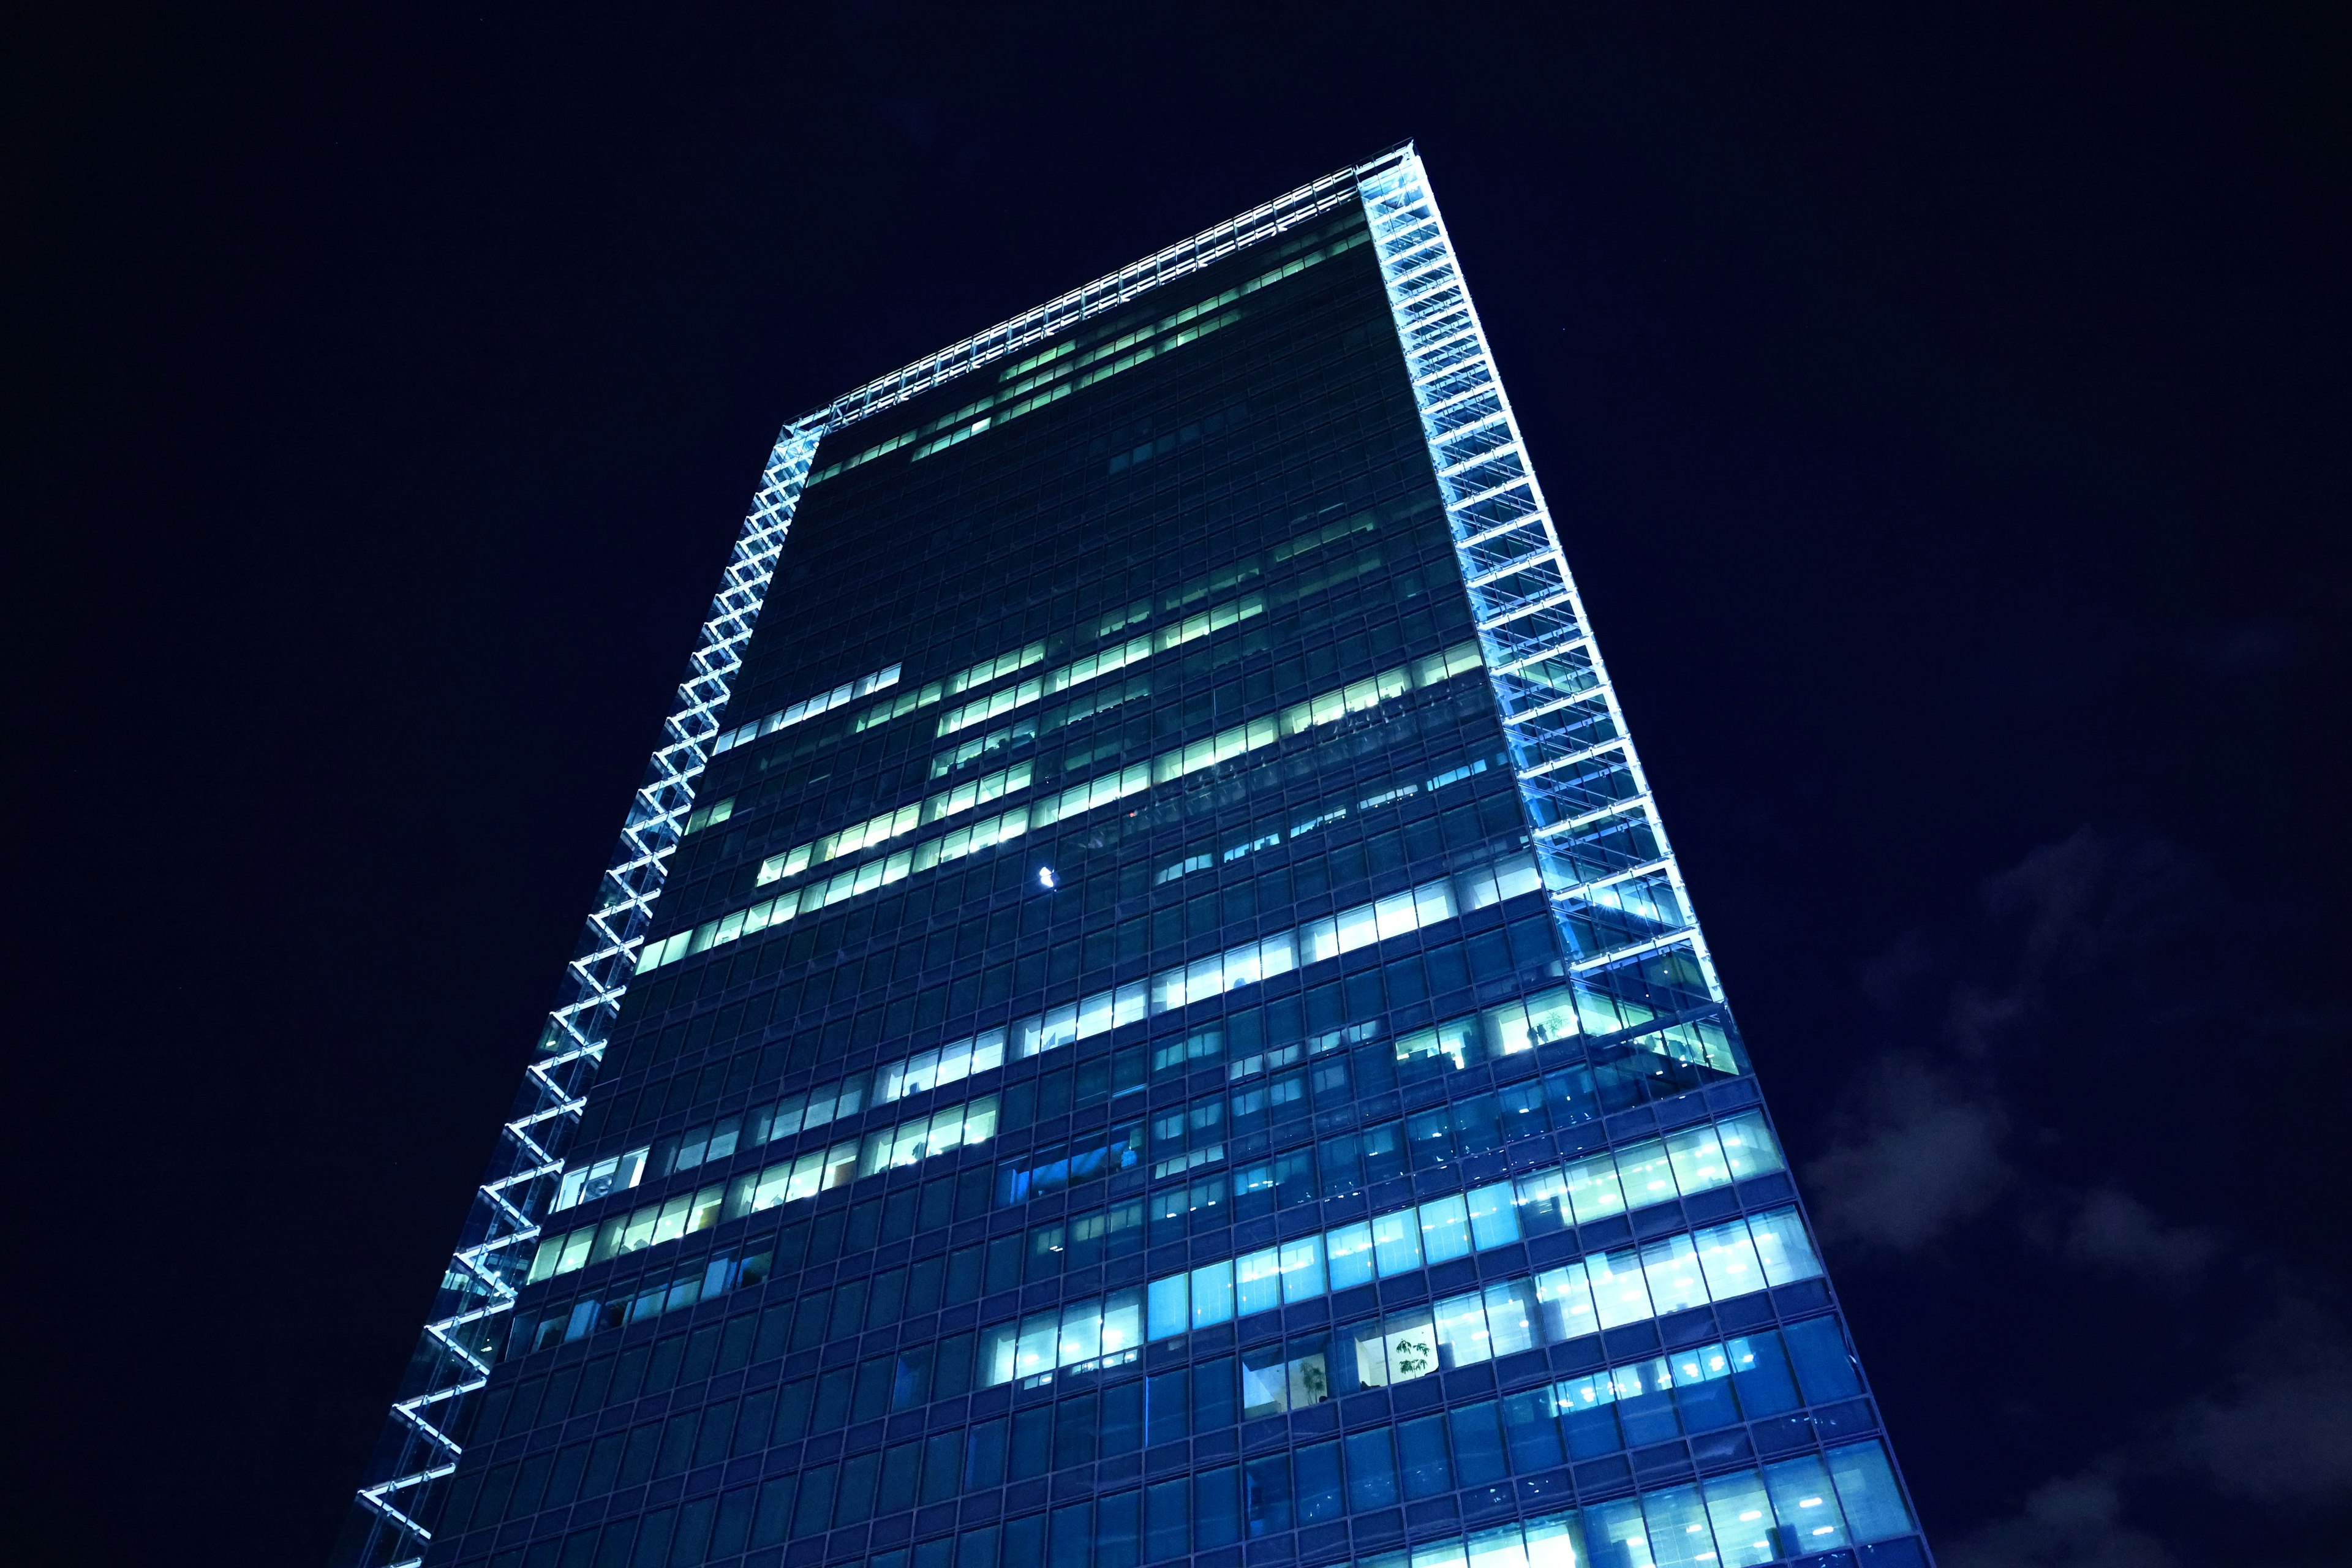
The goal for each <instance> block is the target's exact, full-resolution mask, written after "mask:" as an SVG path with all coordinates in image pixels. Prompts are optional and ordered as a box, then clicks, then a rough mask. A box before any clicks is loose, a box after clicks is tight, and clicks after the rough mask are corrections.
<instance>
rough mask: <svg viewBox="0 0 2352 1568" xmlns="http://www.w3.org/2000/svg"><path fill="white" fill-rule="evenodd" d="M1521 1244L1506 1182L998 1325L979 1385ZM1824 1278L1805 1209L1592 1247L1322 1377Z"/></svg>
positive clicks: (1615, 1323)
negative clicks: (1595, 1249) (1807, 1230)
mask: <svg viewBox="0 0 2352 1568" xmlns="http://www.w3.org/2000/svg"><path fill="white" fill-rule="evenodd" d="M1538 1212H1539V1213H1540V1212H1542V1211H1541V1209H1540V1208H1538ZM1557 1223H1558V1222H1557V1220H1555V1221H1554V1224H1555V1225H1556V1224H1557ZM1524 1234H1525V1232H1524V1231H1523V1229H1522V1227H1521V1226H1520V1224H1519V1210H1518V1207H1517V1199H1516V1195H1515V1194H1514V1192H1513V1190H1512V1184H1510V1183H1508V1182H1497V1183H1496V1184H1493V1185H1491V1186H1486V1187H1480V1188H1477V1189H1475V1191H1472V1192H1470V1193H1468V1194H1454V1195H1452V1196H1449V1197H1444V1198H1434V1199H1432V1200H1431V1201H1430V1202H1428V1203H1425V1204H1422V1205H1417V1206H1416V1207H1414V1208H1411V1209H1402V1210H1399V1211H1397V1212H1395V1213H1393V1214H1386V1215H1378V1216H1376V1217H1375V1218H1373V1219H1370V1220H1363V1221H1359V1222H1358V1223H1356V1224H1354V1225H1346V1226H1335V1227H1334V1228H1332V1229H1330V1230H1328V1231H1324V1232H1322V1233H1321V1234H1319V1235H1314V1236H1305V1237H1299V1238H1298V1239H1297V1240H1296V1241H1288V1242H1284V1243H1282V1244H1280V1245H1278V1246H1276V1247H1262V1248H1260V1249H1258V1250H1256V1251H1255V1252H1249V1253H1244V1254H1243V1255H1242V1256H1241V1257H1240V1258H1234V1259H1230V1260H1228V1261H1225V1262H1223V1263H1211V1264H1206V1265H1203V1266H1202V1267H1201V1268H1194V1269H1191V1270H1189V1271H1188V1272H1186V1273H1182V1274H1171V1275H1167V1276H1164V1277H1162V1278H1160V1279H1154V1280H1152V1281H1151V1282H1150V1284H1149V1285H1148V1286H1136V1287H1134V1288H1132V1289H1126V1290H1114V1291H1112V1292H1111V1293H1110V1294H1108V1296H1103V1297H1098V1298H1096V1299H1093V1300H1079V1301H1068V1302H1065V1303H1064V1304H1063V1305H1061V1306H1060V1307H1058V1308H1055V1309H1053V1310H1048V1311H1044V1312H1034V1313H1031V1314H1030V1315H1028V1316H1027V1317H1024V1318H1022V1319H1020V1320H1019V1321H1015V1322H1006V1323H998V1324H994V1325H992V1326H991V1327H989V1328H987V1329H985V1330H983V1331H982V1342H981V1358H982V1380H983V1382H984V1383H985V1384H1000V1383H1009V1382H1013V1381H1015V1380H1018V1381H1019V1382H1020V1383H1021V1384H1022V1385H1023V1386H1024V1387H1036V1386H1040V1385H1042V1384H1045V1383H1047V1382H1050V1381H1051V1380H1052V1379H1053V1377H1054V1376H1055V1373H1057V1372H1058V1371H1066V1370H1068V1369H1071V1368H1078V1369H1082V1370H1083V1369H1087V1368H1091V1367H1096V1366H1100V1365H1103V1364H1105V1363H1115V1362H1118V1361H1123V1360H1128V1359H1131V1358H1132V1356H1133V1355H1134V1353H1135V1352H1136V1351H1137V1350H1138V1349H1139V1348H1140V1347H1141V1345H1142V1344H1143V1343H1144V1342H1146V1341H1147V1340H1161V1339H1171V1338H1174V1337H1175V1336H1178V1335H1181V1334H1184V1333H1188V1332H1190V1331H1193V1330H1195V1329H1202V1328H1208V1327H1211V1326H1213V1325H1215V1324H1218V1323H1224V1322H1231V1321H1234V1319H1236V1318H1243V1317H1248V1316H1251V1315H1253V1314H1255V1313H1258V1312H1269V1311H1273V1310H1276V1309H1277V1308H1279V1307H1282V1306H1285V1305H1287V1304H1292V1303H1296V1302H1299V1301H1311V1300H1319V1299H1320V1298H1322V1297H1324V1296H1326V1295H1328V1294H1331V1293H1334V1292H1337V1291H1339V1290H1345V1289H1350V1288H1352V1287H1354V1286H1358V1285H1363V1284H1369V1283H1370V1282H1371V1281H1372V1280H1373V1279H1391V1278H1394V1277H1397V1276H1400V1275H1403V1274H1408V1273H1412V1272H1417V1271H1418V1270H1420V1269H1421V1268H1424V1267H1427V1266H1428V1265H1430V1264H1434V1263H1441V1262H1444V1261H1447V1260H1449V1259H1451V1258H1465V1257H1468V1256H1469V1255H1470V1254H1471V1253H1472V1252H1473V1251H1478V1250H1484V1249H1486V1248H1489V1247H1502V1246H1507V1245H1508V1244H1510V1243H1512V1242H1516V1241H1517V1240H1519V1239H1520V1238H1521V1237H1522V1236H1523V1235H1524ZM1821 1271H1822V1266H1821V1260H1820V1258H1818V1257H1817V1256H1816V1255H1815V1254H1814V1251H1813V1247H1812V1241H1811V1237H1808V1236H1807V1235H1806V1234H1805V1227H1804V1222H1803V1221H1802V1220H1801V1219H1800V1218H1799V1217H1798V1215H1797V1211H1796V1209H1795V1208H1794V1207H1792V1206H1791V1207H1782V1208H1777V1209H1770V1210H1768V1211H1766V1212H1764V1213H1762V1214H1754V1215H1746V1216H1744V1217H1742V1218H1738V1219H1731V1220H1727V1221H1725V1222H1723V1223H1722V1224H1720V1225H1712V1226H1705V1227H1703V1228H1701V1229H1699V1230H1696V1231H1684V1232H1676V1233H1675V1234H1673V1235H1669V1236H1663V1237H1656V1238H1655V1239H1654V1240H1650V1241H1645V1242H1643V1243H1642V1244H1640V1245H1639V1246H1637V1247H1621V1248H1617V1249H1613V1250H1611V1251H1608V1252H1595V1253H1592V1254H1591V1255H1590V1256H1588V1257H1586V1258H1582V1259H1580V1261H1578V1262H1574V1263H1570V1264H1567V1265H1565V1266H1563V1267H1560V1268H1550V1269H1546V1270H1543V1271H1542V1272H1540V1273H1538V1274H1531V1275H1528V1276H1526V1277H1523V1278H1517V1279H1508V1280H1504V1281H1501V1282H1498V1283H1495V1284H1491V1285H1488V1286H1486V1287H1484V1288H1483V1289H1480V1290H1477V1291H1473V1292H1471V1293H1469V1294H1467V1295H1464V1296H1457V1297H1454V1298H1450V1299H1448V1300H1444V1301H1441V1302H1439V1303H1438V1304H1437V1306H1436V1308H1434V1309H1429V1308H1421V1309H1416V1310H1413V1311H1412V1312H1408V1313H1407V1314H1406V1315H1405V1316H1404V1317H1403V1318H1402V1319H1398V1320H1394V1321H1385V1322H1382V1323H1378V1324H1371V1325H1367V1326H1365V1327H1364V1328H1363V1329H1362V1330H1361V1331H1360V1332H1359V1334H1358V1336H1357V1341H1356V1343H1355V1345H1354V1349H1353V1351H1352V1354H1353V1357H1354V1360H1353V1362H1352V1363H1349V1364H1348V1365H1346V1366H1342V1367H1332V1368H1328V1369H1327V1370H1326V1372H1325V1373H1324V1379H1325V1382H1326V1384H1328V1385H1329V1386H1332V1387H1336V1388H1338V1389H1339V1390H1340V1391H1341V1392H1345V1391H1346V1390H1347V1389H1348V1388H1349V1387H1352V1386H1359V1385H1360V1386H1383V1387H1384V1386H1386V1385H1387V1384H1391V1383H1396V1382H1402V1381H1406V1380H1409V1379H1411V1378H1415V1377H1423V1376H1426V1375H1428V1374H1429V1373H1433V1372H1438V1371H1441V1370H1449V1369H1451V1368H1452V1367H1454V1366H1456V1365H1470V1364H1475V1363H1478V1362H1482V1361H1486V1360H1489V1359H1491V1358H1492V1357H1495V1356H1498V1355H1508V1354H1512V1353H1515V1352H1518V1351H1521V1350H1527V1349H1531V1348H1533V1347H1535V1346H1537V1345H1549V1344H1564V1343H1566V1342H1569V1341H1570V1340H1576V1339H1581V1338H1582V1337H1584V1336H1585V1335H1587V1334H1591V1333H1595V1332H1598V1331H1601V1330H1603V1329H1613V1328H1621V1327H1623V1326H1624V1325H1626V1324H1628V1323H1637V1322H1646V1321H1649V1320H1651V1319H1653V1318H1657V1317H1664V1316H1665V1315H1666V1314H1668V1313H1671V1312H1678V1311H1682V1310H1686V1309H1689V1308H1693V1307H1703V1306H1706V1305H1708V1304H1709V1303H1711V1302H1716V1301H1727V1300H1733V1299H1735V1298H1737V1297H1740V1296H1748V1295H1753V1294H1755V1293H1756V1292H1757V1291H1759V1290H1762V1289H1766V1288H1767V1287H1768V1286H1773V1285H1786V1284H1790V1283H1792V1282H1794V1281H1796V1280H1799V1279H1817V1278H1819V1277H1820V1275H1821ZM1342 1359H1343V1360H1345V1359H1346V1358H1344V1357H1343V1358H1342Z"/></svg>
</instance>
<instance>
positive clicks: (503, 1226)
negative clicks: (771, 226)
mask: <svg viewBox="0 0 2352 1568" xmlns="http://www.w3.org/2000/svg"><path fill="white" fill-rule="evenodd" d="M826 428H827V425H826V423H825V421H824V419H822V418H821V417H820V418H818V419H814V420H803V421H802V422H801V423H800V424H798V425H794V426H787V427H786V428H785V430H784V431H783V433H782V435H781V436H780V437H778V438H777V441H776V446H775V449H774V450H773V451H772V453H771V454H770V455H769V458H768V464H767V468H766V469H765V471H764V472H763V474H762V476H761V486H760V491H759V493H758V495H756V496H755V497H753V498H752V502H751V512H750V514H749V515H748V516H746V517H745V518H744V520H743V527H742V531H740V533H739V534H738V535H737V536H736V540H735V546H734V549H733V550H732V551H731V552H730V553H729V556H728V560H727V570H726V573H725V574H724V575H723V576H722V577H721V578H720V580H719V592H718V595H716V596H715V597H714V598H713V599H712V600H711V603H710V615H709V618H708V619H707V620H706V621H704V623H703V626H702V635H701V637H700V638H699V639H698V642H697V643H696V645H695V649H694V654H693V657H692V659H691V660H690V662H689V664H688V670H687V676H686V679H685V681H684V682H683V683H681V684H680V685H679V687H678V689H677V700H675V701H674V702H673V703H672V705H671V708H670V712H669V716H668V718H667V720H666V721H664V723H663V729H662V743H661V745H660V746H659V748H657V749H656V751H655V752H654V754H653V757H652V758H651V760H650V761H648V762H647V763H646V773H645V777H644V778H643V779H642V780H641V781H640V782H639V784H638V785H637V791H636V795H635V797H633V798H632V799H631V801H630V803H629V812H628V816H627V817H626V818H625V820H624V822H623V823H622V826H621V838H620V843H619V844H618V846H617V847H615V848H614V853H613V858H612V862H611V864H610V865H609V866H608V867H607V868H606V869H605V872H604V880H603V882H602V883H601V884H600V885H599V888H598V893H597V899H596V907H595V909H594V910H592V911H591V912H590V914H589V916H588V919H587V921H586V923H585V925H584V926H583V928H582V930H581V933H580V941H579V942H578V944H577V945H576V946H575V947H574V949H573V952H572V961H571V963H568V964H567V965H566V966H565V968H564V974H563V980H562V984H561V985H560V986H559V987H558V991H557V999H556V1005H555V1006H554V1008H553V1009H552V1010H551V1011H550V1012H549V1014H548V1017H547V1025H546V1027H545V1028H544V1029H542V1030H541V1034H540V1038H539V1046H538V1054H537V1056H536V1058H534V1059H533V1060H532V1062H531V1064H530V1067H529V1068H527V1069H525V1071H524V1074H523V1081H522V1086H521V1089H520V1091H519V1092H518V1093H517V1095H516V1097H515V1102H514V1106H513V1109H512V1110H510V1111H509V1115H508V1119H507V1122H506V1125H505V1127H504V1128H503V1129H502V1130H501V1131H500V1133H499V1147H498V1152H497V1153H496V1154H494V1155H493V1156H492V1157H491V1161H490V1166H489V1169H488V1172H487V1173H485V1174H484V1176H483V1179H482V1184H481V1186H480V1188H479V1189H478V1192H477V1193H476V1194H475V1199H474V1206H473V1210H472V1212H471V1214H470V1215H468V1216H467V1222H466V1227H465V1229H464V1231H463V1232H462V1233H461V1235H460V1237H459V1242H458V1247H457V1251H456V1253H455V1254H454V1255H452V1257H451V1258H450V1260H449V1267H448V1268H447V1270H446V1272H445V1273H444V1274H443V1275H442V1279H441V1289H440V1291H439V1293H438V1294H437V1295H436V1297H435V1299H434V1306H433V1312H432V1315H431V1317H430V1318H429V1319H428V1320H427V1321H426V1323H425V1332H424V1335H423V1337H422V1338H421V1339H420V1340H419V1341H418V1342H417V1347H416V1352H415V1354H414V1355H413V1356H412V1357H411V1358H410V1361H409V1366H408V1372H407V1374H406V1375H405V1376H404V1378H403V1380H402V1384H401V1388H400V1392H399V1394H398V1396H397V1398H396V1400H395V1402H394V1405H393V1407H392V1413H391V1415H390V1416H389V1418H388V1419H387V1421H386V1423H385V1426H384V1433H383V1437H382V1438H381V1439H379V1441H378V1443H377V1445H376V1451H375V1454H374V1456H373V1459H372V1461H371V1463H370V1465H369V1468H368V1474H369V1475H371V1476H372V1477H377V1478H381V1479H374V1480H372V1481H371V1482H369V1483H368V1484H366V1485H363V1486H362V1488H361V1489H360V1492H359V1497H358V1500H357V1501H356V1503H355V1505H354V1508H353V1511H352V1521H351V1523H350V1525H349V1526H348V1527H347V1528H346V1530H345V1531H344V1535H343V1542H342V1544H341V1548H340V1549H339V1550H338V1552H337V1553H336V1557H337V1561H338V1562H339V1563H349V1564H354V1565H358V1568H406V1565H408V1564H414V1563H419V1562H420V1561H421V1560H422V1558H423V1556H424V1552H425V1547H426V1546H427V1545H428V1544H429V1543H430V1542H431V1541H432V1539H433V1529H434V1526H435V1525H436V1523H437V1522H438V1521H437V1518H436V1515H437V1513H438V1511H439V1505H440V1500H441V1488H440V1485H439V1483H440V1482H441V1481H442V1480H443V1479H444V1478H446V1476H448V1474H449V1473H450V1472H451V1471H452V1470H454V1469H455V1468H457V1456H458V1455H459V1454H460V1453H462V1452H463V1451H464V1448H463V1445H464V1444H465V1442H466V1441H467V1437H468V1430H467V1429H468V1426H469V1423H470V1421H471V1418H472V1415H473V1405H474V1401H473V1399H472V1398H471V1395H473V1394H475V1393H476V1392H477V1391H478V1390H479V1389H480V1388H481V1387H482V1385H483V1384H485V1383H486V1382H488V1378H489V1372H490V1367H491V1366H492V1365H493V1364H494V1363H496V1362H497V1360H498V1358H499V1341H500V1339H501V1337H502V1335H503V1333H504V1331H505V1328H506V1323H507V1318H508V1315H509V1313H510V1312H511V1311H512V1310H513V1306H514V1300H515V1291H516V1289H517V1288H518V1287H519V1286H520V1283H521V1281H522V1279H523V1276H524V1274H525V1272H526V1271H527V1270H528V1269H529V1268H530V1255H531V1249H532V1244H533V1243H535V1242H536V1241H537V1240H538V1238H539V1221H538V1218H537V1215H539V1213H540V1212H541V1207H542V1205H543V1204H544V1201H545V1198H546V1194H547V1191H548V1180H549V1179H550V1178H552V1177H553V1176H554V1175H555V1174H556V1173H559V1172H561V1171H562V1168H563V1153H564V1150H565V1148H566V1147H567V1145H568V1144H569V1142H570V1140H571V1137H572V1132H573V1131H574V1130H575V1129H576V1128H577V1127H578V1126H579V1122H580V1112H581V1110H582V1108H583V1106H585V1105H586V1103H587V1099H586V1094H587V1088H588V1085H589V1083H590V1082H591V1081H592V1080H593V1079H594V1077H595V1073H596V1068H597V1065H598V1064H599V1063H600V1062H601V1061H602V1060H603V1059H604V1046H605V1042H606V1041H607V1040H609V1039H610V1038H611V1037H612V1031H613V1025H614V1021H615V1020H616V1019H618V1018H619V1016H620V1011H621V998H622V996H623V995H624V994H625V993H626V992H627V990H628V982H629V976H630V974H631V973H633V972H634V970H635V965H636V959H637V953H638V951H639V949H640V948H641V947H642V946H643V945H644V942H645V936H646V930H647V928H648V927H649V926H650V925H651V924H652V921H653V909H654V904H655V902H656V900H658V899H659V898H660V897H661V892H662V884H663V882H664V880H665V879H666V878H667V875H668V870H669V859H670V857H671V856H672V855H673V854H674V853H676V851H677V844H678V839H679V837H680V836H681V834H680V830H681V828H682V826H683V825H684V823H685V821H686V816H687V813H688V811H689V810H691V809H692V808H693V805H694V791H695V781H696V779H697V778H698V776H699V775H700V774H701V773H702V770H703V768H704V767H705V766H706V765H707V764H708V763H709V760H710V752H709V748H710V744H711V742H712V741H713V740H714V739H715V738H716V736H717V734H718V731H719V716H720V715H721V714H722V713H723V712H724V711H725V710H726V707H727V700H728V698H729V696H730V693H731V692H732V689H733V682H734V679H735V674H736V671H737V670H738V669H739V668H740V667H741V665H742V662H743V647H744V645H745V644H746V643H748V642H749V641H750V640H751V632H752V629H753V627H754V626H756V625H757V624H758V622H759V618H760V611H761V608H762V607H763V606H764V605H765V604H766V602H767V595H768V584H769V583H770V581H771V580H772V578H773V576H774V574H775V567H776V557H777V554H778V552H780V551H781V550H782V548H783V543H784V536H785V535H786V534H787V533H788V532H789V531H791V528H792V521H793V510H794V509H795V507H796V506H797V505H798V504H799V501H800V494H801V489H802V486H803V485H804V484H805V483H806V482H807V479H808V472H809V464H810V461H811V459H812V458H814V456H815V454H816V448H817V444H818V442H819V441H820V440H821V439H822V438H823V437H824V433H825V430H826Z"/></svg>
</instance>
